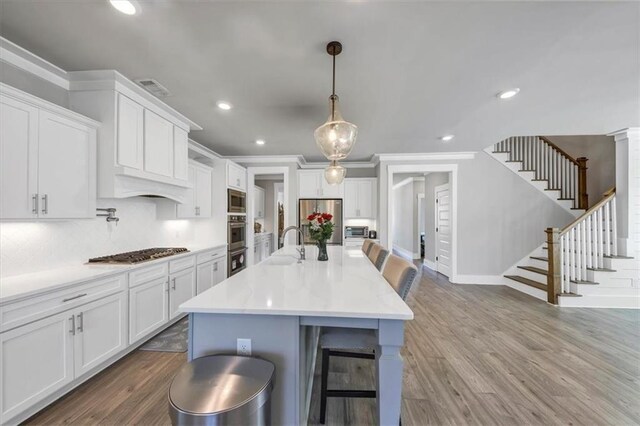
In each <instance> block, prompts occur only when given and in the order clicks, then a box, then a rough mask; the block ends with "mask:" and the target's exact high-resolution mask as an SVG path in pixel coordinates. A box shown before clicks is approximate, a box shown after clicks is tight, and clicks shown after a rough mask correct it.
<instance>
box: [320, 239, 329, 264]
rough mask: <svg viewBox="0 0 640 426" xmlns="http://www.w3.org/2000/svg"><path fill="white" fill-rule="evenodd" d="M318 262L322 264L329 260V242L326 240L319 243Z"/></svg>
mask: <svg viewBox="0 0 640 426" xmlns="http://www.w3.org/2000/svg"><path fill="white" fill-rule="evenodd" d="M318 260H319V261H322V262H324V261H327V260H329V256H328V255H327V242H326V241H325V240H319V241H318Z"/></svg>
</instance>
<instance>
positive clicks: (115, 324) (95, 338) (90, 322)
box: [73, 292, 128, 377]
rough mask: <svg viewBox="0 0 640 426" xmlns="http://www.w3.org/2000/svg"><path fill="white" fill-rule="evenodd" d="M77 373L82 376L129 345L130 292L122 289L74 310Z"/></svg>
mask: <svg viewBox="0 0 640 426" xmlns="http://www.w3.org/2000/svg"><path fill="white" fill-rule="evenodd" d="M74 314H75V327H76V329H75V332H74V333H73V334H74V335H75V338H74V354H75V357H74V360H75V375H76V377H77V376H80V375H82V374H84V373H86V372H87V371H89V370H90V369H92V368H93V367H95V366H97V365H99V364H100V363H102V362H104V361H106V360H108V359H109V358H110V357H112V356H113V355H116V354H117V353H118V352H120V351H122V350H123V349H124V348H126V347H127V346H128V342H127V294H126V292H120V293H118V294H114V295H112V296H109V297H105V298H104V299H100V300H96V301H95V302H91V303H88V304H86V305H83V306H82V307H80V308H78V309H77V310H76V311H75V312H74Z"/></svg>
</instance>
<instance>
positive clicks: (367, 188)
mask: <svg viewBox="0 0 640 426" xmlns="http://www.w3.org/2000/svg"><path fill="white" fill-rule="evenodd" d="M373 186H374V185H373V181H371V180H362V181H359V182H358V211H357V213H358V217H366V218H372V217H374V216H375V215H374V214H373V212H374V206H373V199H374V192H373V191H374V188H373ZM345 198H346V193H345ZM347 199H348V198H347ZM345 204H346V200H345Z"/></svg>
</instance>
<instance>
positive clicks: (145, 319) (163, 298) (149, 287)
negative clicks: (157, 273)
mask: <svg viewBox="0 0 640 426" xmlns="http://www.w3.org/2000/svg"><path fill="white" fill-rule="evenodd" d="M168 281H169V280H168V277H166V276H163V277H160V278H155V279H152V280H150V281H148V282H145V283H143V284H140V285H139V286H137V287H134V288H131V289H129V343H134V342H136V341H137V340H140V339H141V338H143V337H146V336H148V335H149V334H150V333H151V332H153V331H155V330H156V329H158V328H159V327H160V326H161V325H163V324H165V323H166V322H167V321H169V282H168Z"/></svg>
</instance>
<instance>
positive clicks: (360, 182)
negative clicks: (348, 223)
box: [344, 178, 377, 219]
mask: <svg viewBox="0 0 640 426" xmlns="http://www.w3.org/2000/svg"><path fill="white" fill-rule="evenodd" d="M376 189H377V179H375V178H353V179H345V181H344V217H345V219H355V218H366V219H374V218H375V217H376V213H375V211H376V210H375V202H376Z"/></svg>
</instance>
